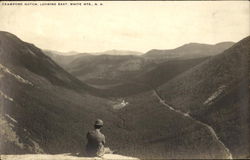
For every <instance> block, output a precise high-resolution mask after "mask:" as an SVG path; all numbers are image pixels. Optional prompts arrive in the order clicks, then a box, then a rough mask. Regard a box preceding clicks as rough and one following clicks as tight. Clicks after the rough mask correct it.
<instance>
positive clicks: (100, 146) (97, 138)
mask: <svg viewBox="0 0 250 160" xmlns="http://www.w3.org/2000/svg"><path fill="white" fill-rule="evenodd" d="M102 127H103V121H102V120H100V119H97V120H96V121H95V124H94V128H95V130H93V131H89V132H88V134H87V139H88V143H87V145H86V152H87V154H88V156H91V157H94V156H99V157H101V156H103V155H104V154H105V153H113V152H112V151H111V150H110V149H109V148H105V147H104V144H105V136H104V135H103V134H102V133H101V131H100V130H101V128H102Z"/></svg>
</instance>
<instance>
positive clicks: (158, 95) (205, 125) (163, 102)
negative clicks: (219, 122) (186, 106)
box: [154, 89, 233, 159]
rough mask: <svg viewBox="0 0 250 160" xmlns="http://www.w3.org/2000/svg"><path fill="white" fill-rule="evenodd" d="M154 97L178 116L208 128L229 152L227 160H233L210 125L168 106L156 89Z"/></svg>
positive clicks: (224, 146)
mask: <svg viewBox="0 0 250 160" xmlns="http://www.w3.org/2000/svg"><path fill="white" fill-rule="evenodd" d="M154 95H155V96H156V97H157V98H158V99H159V101H160V103H161V104H162V105H164V106H166V107H167V108H168V109H170V110H172V111H174V112H176V113H178V114H180V115H182V116H185V117H187V118H189V119H192V120H193V121H195V122H196V123H198V124H200V125H202V126H204V127H206V128H207V129H208V130H209V131H210V133H211V135H212V136H213V137H214V138H215V139H216V140H217V141H218V142H219V143H220V145H222V146H223V148H225V150H226V152H227V154H228V157H227V159H233V156H232V154H231V152H230V150H229V149H228V148H227V147H226V145H225V144H224V143H223V142H222V141H221V140H220V139H219V137H218V135H217V134H216V132H215V131H214V129H213V128H212V127H211V126H209V125H208V124H206V123H203V122H201V121H199V120H197V119H195V118H193V117H191V116H190V115H189V114H188V113H184V112H182V111H180V110H177V109H175V108H173V107H172V106H170V105H169V104H167V103H166V102H165V101H164V100H163V98H162V97H161V96H160V94H159V92H158V91H157V90H156V89H154Z"/></svg>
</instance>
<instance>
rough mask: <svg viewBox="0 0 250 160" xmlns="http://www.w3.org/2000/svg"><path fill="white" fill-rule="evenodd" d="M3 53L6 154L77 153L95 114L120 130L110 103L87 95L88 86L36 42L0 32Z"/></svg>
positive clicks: (1, 93)
mask: <svg viewBox="0 0 250 160" xmlns="http://www.w3.org/2000/svg"><path fill="white" fill-rule="evenodd" d="M0 51H1V54H0V64H1V65H0V69H1V70H0V71H1V72H0V78H1V79H0V80H1V81H0V82H1V83H0V102H1V108H0V109H1V117H0V120H1V123H0V124H1V126H0V127H1V128H4V130H1V132H0V135H1V137H0V138H1V147H0V149H1V153H42V152H45V153H60V152H77V151H81V150H82V148H83V146H84V145H85V143H86V138H85V135H86V132H87V131H88V130H90V129H92V125H93V124H92V123H91V122H93V121H94V120H95V119H96V118H99V117H102V119H103V120H104V121H105V123H106V124H107V125H108V126H110V127H112V128H117V127H116V125H118V124H119V123H120V120H119V119H118V118H117V117H116V116H115V115H114V114H113V113H112V111H110V106H109V103H110V102H109V101H108V100H106V99H102V98H98V97H93V96H91V95H89V94H87V89H88V88H89V87H88V86H87V85H85V84H83V83H82V82H80V81H79V80H77V79H76V78H74V77H73V76H71V75H70V74H69V73H67V72H65V71H64V70H63V69H62V68H61V67H59V66H58V65H57V64H56V63H54V62H53V61H52V60H51V59H50V58H49V57H47V56H45V55H44V54H43V52H42V51H41V50H40V49H38V48H36V47H35V46H34V45H31V44H28V43H25V42H23V41H21V40H20V39H18V38H17V37H16V36H14V35H12V34H10V33H7V32H0ZM106 130H107V131H108V133H107V136H108V137H109V136H110V137H112V136H111V135H116V134H117V133H122V130H121V129H119V128H117V129H116V130H115V131H114V130H110V128H107V129H106ZM109 130H110V131H109ZM120 140H121V141H124V140H122V139H120ZM120 140H117V141H111V144H110V145H111V146H116V145H117V144H119V143H120ZM112 142H113V143H114V144H113V145H112Z"/></svg>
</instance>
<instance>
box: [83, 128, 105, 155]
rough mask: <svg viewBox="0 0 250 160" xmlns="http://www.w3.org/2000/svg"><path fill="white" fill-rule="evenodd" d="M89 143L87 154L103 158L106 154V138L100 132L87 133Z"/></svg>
mask: <svg viewBox="0 0 250 160" xmlns="http://www.w3.org/2000/svg"><path fill="white" fill-rule="evenodd" d="M87 139H88V143H87V145H86V152H87V154H88V156H102V155H103V154H104V152H105V151H104V144H105V136H104V135H103V134H102V133H101V132H100V130H93V131H90V132H88V133H87Z"/></svg>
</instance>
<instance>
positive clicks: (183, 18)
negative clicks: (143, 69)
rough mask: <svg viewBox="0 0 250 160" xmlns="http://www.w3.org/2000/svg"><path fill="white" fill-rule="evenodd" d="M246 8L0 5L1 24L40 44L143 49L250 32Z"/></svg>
mask: <svg viewBox="0 0 250 160" xmlns="http://www.w3.org/2000/svg"><path fill="white" fill-rule="evenodd" d="M38 3H40V2H38ZM68 3H69V2H68ZM249 11H250V10H249V2H248V1H218V2H216V1H211V2H207V1H199V2H194V1H191V2H185V1H175V2H169V1H168V2H166V1H156V2H153V1H146V2H142V1H139V2H136V1H132V2H126V1H125V2H115V1H113V2H112V1H110V2H103V6H69V5H67V6H3V5H0V30H4V31H9V32H11V33H14V34H16V35H17V36H18V37H19V38H21V39H22V40H24V41H27V42H30V43H34V44H35V45H36V46H38V47H40V48H43V49H52V50H57V51H65V52H67V51H78V52H98V51H105V50H111V49H120V50H133V51H140V52H146V51H148V50H150V49H171V48H175V47H178V46H180V45H183V44H185V43H189V42H199V43H209V44H214V43H218V42H222V41H235V42H237V41H239V40H241V39H242V38H244V37H246V36H248V35H249V27H250V25H249V23H250V22H249V19H250V17H249Z"/></svg>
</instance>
